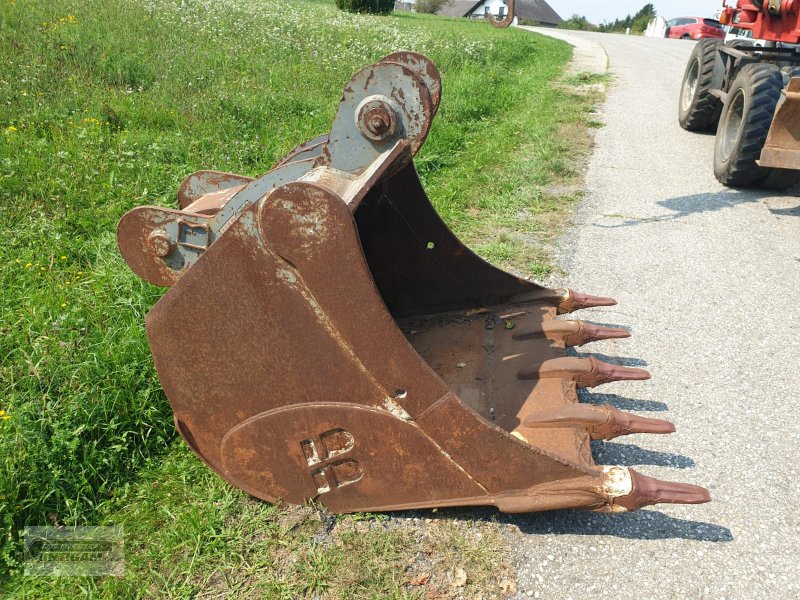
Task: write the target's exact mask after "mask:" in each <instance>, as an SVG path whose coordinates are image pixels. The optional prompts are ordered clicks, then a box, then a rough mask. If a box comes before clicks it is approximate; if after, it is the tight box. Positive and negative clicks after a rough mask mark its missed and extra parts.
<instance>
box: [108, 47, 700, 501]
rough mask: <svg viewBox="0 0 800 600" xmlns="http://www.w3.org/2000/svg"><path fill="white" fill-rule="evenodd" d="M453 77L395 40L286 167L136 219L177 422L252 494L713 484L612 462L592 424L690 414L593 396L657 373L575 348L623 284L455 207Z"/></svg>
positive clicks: (674, 495) (620, 491) (131, 249)
mask: <svg viewBox="0 0 800 600" xmlns="http://www.w3.org/2000/svg"><path fill="white" fill-rule="evenodd" d="M440 97H441V81H440V77H439V74H438V72H437V70H436V68H435V66H434V65H433V64H432V63H431V61H430V60H428V59H427V58H426V57H424V56H421V55H419V54H414V53H410V52H401V53H396V54H392V55H390V56H387V57H386V58H384V59H383V60H382V61H380V62H379V63H377V64H374V65H370V66H368V67H366V68H364V69H362V70H361V71H359V72H358V73H356V74H355V75H354V76H353V78H352V79H351V81H350V82H349V83H348V84H347V86H346V88H345V90H344V95H343V96H342V99H341V102H340V104H339V109H338V112H337V114H336V117H335V119H334V121H333V125H332V127H331V131H330V133H329V134H327V135H325V136H321V137H319V138H316V139H314V140H311V141H310V142H307V143H306V144H303V145H301V146H299V147H298V148H296V149H295V150H294V151H292V152H291V153H290V154H289V155H288V156H286V157H285V158H284V159H283V160H281V161H280V162H279V163H278V164H277V165H276V166H275V167H274V168H273V169H272V170H271V171H269V172H268V173H266V174H265V175H263V176H261V177H259V178H257V179H253V178H250V177H245V176H243V175H232V174H228V173H219V172H213V171H200V172H198V173H195V174H194V175H190V176H189V177H188V178H187V179H186V180H185V181H184V182H183V183H182V184H181V186H180V189H179V192H178V200H179V204H180V210H171V209H166V208H160V207H155V206H142V207H139V208H135V209H133V210H131V211H130V212H128V213H127V214H126V215H125V216H124V217H123V218H122V220H121V221H120V223H119V228H118V240H119V248H120V251H121V252H122V255H123V256H124V258H125V260H126V261H127V262H128V264H129V265H130V267H131V268H132V269H133V270H134V271H135V272H136V273H137V274H138V275H139V276H140V277H142V278H143V279H145V280H147V281H149V282H151V283H154V284H157V285H161V286H170V287H171V289H170V290H169V291H168V292H167V293H166V294H165V295H164V296H163V298H162V299H161V300H160V301H159V302H158V303H157V304H156V305H155V306H154V307H153V309H152V310H151V311H150V313H149V314H148V315H147V318H146V325H147V333H148V337H149V340H150V344H151V347H152V350H153V357H154V359H155V364H156V368H157V370H158V373H159V376H160V379H161V383H162V385H163V387H164V390H165V392H166V395H167V397H168V398H169V401H170V403H171V405H172V408H173V410H174V413H175V424H176V426H177V429H178V431H179V432H180V434H181V435H182V436H183V438H184V439H185V440H186V443H187V444H189V446H190V447H191V448H192V450H194V452H196V453H197V455H198V456H199V457H200V458H202V459H203V460H204V461H205V462H206V463H207V464H208V466H209V467H211V468H212V469H214V470H215V471H216V472H217V473H218V474H219V475H220V476H221V477H223V478H224V479H226V480H227V481H229V482H230V483H231V484H233V485H235V486H237V487H239V488H241V489H243V490H245V491H247V492H249V493H250V494H252V495H254V496H257V497H258V498H262V499H264V500H267V501H270V502H272V501H275V500H278V499H282V500H284V501H287V502H291V503H302V502H304V501H306V500H309V499H316V500H317V501H318V502H320V503H321V504H323V505H325V506H326V507H327V508H328V509H330V510H332V511H335V512H352V511H386V510H395V509H409V508H424V507H442V506H463V505H494V506H496V507H498V508H499V509H500V510H503V511H507V512H527V511H540V510H548V509H556V508H569V507H573V508H581V509H591V510H597V511H625V510H634V509H637V508H640V507H642V506H645V505H649V504H655V503H658V502H671V503H700V502H706V501H708V500H709V496H708V493H707V492H706V490H704V489H703V488H700V487H697V486H694V485H688V484H678V483H668V482H663V481H658V480H656V479H652V478H650V477H646V476H644V475H641V474H639V473H637V472H636V471H634V470H633V469H628V468H625V467H619V466H598V465H595V463H594V462H593V460H592V454H591V449H590V444H589V442H590V440H594V439H611V438H614V437H616V436H619V435H625V434H629V433H641V432H646V433H669V432H671V431H673V430H674V427H673V426H672V424H670V423H668V422H666V421H661V420H657V419H649V418H643V417H639V416H635V415H631V414H626V413H622V412H620V411H618V410H616V409H614V408H612V407H611V406H593V405H586V404H581V403H579V402H578V397H577V395H576V388H579V387H586V386H588V387H593V386H596V385H599V384H602V383H606V382H609V381H616V380H620V379H648V378H649V377H650V375H649V374H648V373H647V372H646V371H643V370H641V369H632V368H626V367H621V366H616V365H611V364H605V363H603V362H601V361H599V360H596V359H594V358H578V357H569V356H566V353H565V347H567V346H579V345H581V344H584V343H587V342H591V341H593V340H600V339H604V338H622V337H627V336H628V332H627V330H625V329H620V328H614V327H606V326H601V325H595V324H592V323H586V322H582V321H565V320H556V319H555V317H556V315H558V314H562V313H569V312H572V311H574V310H577V309H581V308H586V307H591V306H610V305H613V304H615V302H614V301H613V300H612V299H610V298H599V297H593V296H587V295H584V294H579V293H576V292H573V291H571V290H566V289H547V288H544V287H541V286H539V285H536V284H535V283H532V282H530V281H527V280H525V279H520V278H518V277H515V276H512V275H510V274H508V273H505V272H503V271H501V270H499V269H497V268H495V267H493V266H492V265H490V264H488V263H486V262H484V261H483V260H481V259H480V258H478V257H477V256H476V255H475V254H473V253H472V252H470V250H469V249H468V248H466V247H465V246H464V245H463V244H462V243H461V242H460V241H459V240H458V239H456V237H455V236H454V235H453V233H452V232H451V231H450V230H449V229H448V228H447V226H446V225H445V224H444V222H443V221H442V220H441V219H440V218H439V216H438V215H437V213H436V211H435V209H434V208H433V206H432V205H431V203H430V201H429V200H428V198H427V196H426V195H425V192H424V190H423V188H422V186H421V184H420V181H419V179H418V177H417V173H416V171H415V169H414V165H413V162H412V157H413V156H414V154H415V153H416V152H417V151H418V150H419V148H420V147H421V146H422V144H423V142H424V141H425V136H426V135H427V134H428V131H429V129H430V126H431V122H432V120H433V118H434V115H435V114H436V111H437V108H438V106H439V100H440Z"/></svg>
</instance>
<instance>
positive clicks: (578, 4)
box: [547, 0, 722, 25]
mask: <svg viewBox="0 0 800 600" xmlns="http://www.w3.org/2000/svg"><path fill="white" fill-rule="evenodd" d="M651 1H652V0H651ZM547 2H548V4H550V6H552V7H553V10H555V11H556V12H557V13H558V14H559V15H560V16H561V18H562V19H569V18H570V17H571V16H572V15H574V14H576V13H577V14H579V15H583V16H584V17H586V18H587V19H589V22H591V23H595V24H598V25H599V24H600V23H602V22H603V21H613V20H614V19H624V18H625V16H626V15H633V14H635V13H636V12H638V11H639V9H640V8H642V7H643V6H644V5H645V4H647V0H616V1H614V2H606V1H604V0H547ZM652 4H653V5H654V6H655V7H656V11H657V12H658V14H659V16H662V17H664V18H666V19H667V20H669V19H673V18H675V17H712V16H714V13H715V12H716V11H717V10H718V9H721V8H722V0H656V1H655V2H652Z"/></svg>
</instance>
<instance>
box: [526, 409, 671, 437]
mask: <svg viewBox="0 0 800 600" xmlns="http://www.w3.org/2000/svg"><path fill="white" fill-rule="evenodd" d="M523 425H524V426H525V427H532V428H544V429H546V428H558V427H582V428H584V429H586V431H587V433H589V435H590V436H591V438H592V439H593V440H613V439H614V438H616V437H619V436H622V435H630V434H632V433H656V434H665V433H673V432H674V431H675V425H673V424H672V423H670V422H669V421H664V420H663V419H651V418H649V417H640V416H639V415H634V414H631V413H626V412H622V411H621V410H617V409H616V408H614V407H613V406H611V405H609V404H604V405H602V406H594V405H591V404H568V405H565V406H559V407H556V408H550V409H545V410H540V411H537V412H535V413H533V414H531V415H528V416H527V417H526V418H525V420H524V422H523Z"/></svg>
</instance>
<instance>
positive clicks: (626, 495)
mask: <svg viewBox="0 0 800 600" xmlns="http://www.w3.org/2000/svg"><path fill="white" fill-rule="evenodd" d="M606 474H607V477H608V478H607V484H606V485H607V487H608V488H609V499H610V501H611V511H612V512H624V511H634V510H638V509H640V508H644V507H645V506H652V505H653V504H704V503H706V502H710V501H711V494H710V493H709V492H708V490H707V489H705V488H704V487H700V486H699V485H693V484H691V483H678V482H675V481H662V480H661V479H655V478H653V477H648V476H646V475H642V474H641V473H638V472H637V471H634V470H633V469H629V468H626V467H607V468H606ZM626 474H627V476H626Z"/></svg>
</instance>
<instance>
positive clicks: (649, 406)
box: [578, 390, 669, 412]
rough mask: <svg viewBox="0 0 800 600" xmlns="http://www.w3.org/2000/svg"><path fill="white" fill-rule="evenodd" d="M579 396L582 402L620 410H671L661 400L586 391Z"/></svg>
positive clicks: (580, 392)
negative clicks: (606, 405) (607, 405)
mask: <svg viewBox="0 0 800 600" xmlns="http://www.w3.org/2000/svg"><path fill="white" fill-rule="evenodd" d="M578 396H579V397H580V399H581V402H586V403H587V404H596V405H598V404H610V405H611V406H613V407H614V408H616V409H619V410H640V411H644V412H664V411H666V410H669V407H668V406H667V404H666V402H661V401H660V400H635V399H633V398H625V397H623V396H618V395H617V394H599V393H597V392H588V391H586V390H578Z"/></svg>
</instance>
